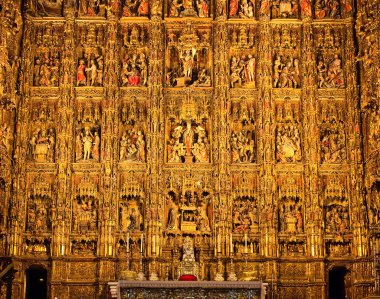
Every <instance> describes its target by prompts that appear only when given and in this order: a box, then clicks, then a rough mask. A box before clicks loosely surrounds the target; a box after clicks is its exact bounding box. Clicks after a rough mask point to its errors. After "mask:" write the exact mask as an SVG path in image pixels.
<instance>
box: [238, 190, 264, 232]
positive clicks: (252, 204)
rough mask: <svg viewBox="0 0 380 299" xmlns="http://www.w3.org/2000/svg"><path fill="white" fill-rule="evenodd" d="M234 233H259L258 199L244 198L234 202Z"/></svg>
mask: <svg viewBox="0 0 380 299" xmlns="http://www.w3.org/2000/svg"><path fill="white" fill-rule="evenodd" d="M232 217H233V231H234V232H237V233H239V232H247V231H251V232H253V233H256V232H258V228H259V210H258V207H257V202H256V199H254V198H253V197H250V196H242V197H239V198H236V199H235V200H234V205H233V208H232Z"/></svg>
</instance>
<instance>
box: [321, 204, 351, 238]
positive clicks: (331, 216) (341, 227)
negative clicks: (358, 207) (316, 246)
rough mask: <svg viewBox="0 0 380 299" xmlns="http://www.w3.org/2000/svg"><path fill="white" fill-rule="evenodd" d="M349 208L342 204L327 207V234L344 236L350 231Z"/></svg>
mask: <svg viewBox="0 0 380 299" xmlns="http://www.w3.org/2000/svg"><path fill="white" fill-rule="evenodd" d="M348 215H349V214H348V207H347V206H345V205H342V204H331V205H328V206H326V207H325V223H326V224H325V225H326V233H328V234H334V233H337V234H342V233H347V232H348V230H349V216H348Z"/></svg>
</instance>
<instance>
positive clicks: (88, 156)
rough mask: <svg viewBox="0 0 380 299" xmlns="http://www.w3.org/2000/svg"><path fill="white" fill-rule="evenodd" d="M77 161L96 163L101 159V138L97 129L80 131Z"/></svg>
mask: <svg viewBox="0 0 380 299" xmlns="http://www.w3.org/2000/svg"><path fill="white" fill-rule="evenodd" d="M75 157H76V160H77V161H90V160H92V161H95V162H99V159H100V136H99V131H98V129H96V128H90V127H85V128H83V129H81V130H80V131H78V133H77V136H76V140H75Z"/></svg>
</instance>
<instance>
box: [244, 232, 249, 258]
mask: <svg viewBox="0 0 380 299" xmlns="http://www.w3.org/2000/svg"><path fill="white" fill-rule="evenodd" d="M244 253H248V235H247V233H245V234H244Z"/></svg>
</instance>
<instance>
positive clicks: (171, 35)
mask: <svg viewBox="0 0 380 299" xmlns="http://www.w3.org/2000/svg"><path fill="white" fill-rule="evenodd" d="M209 47H210V31H209V29H206V30H204V31H203V30H202V31H201V30H194V29H193V28H192V27H191V26H189V27H187V28H185V29H184V30H183V31H182V32H179V31H176V30H174V29H173V30H168V44H167V51H166V52H167V55H168V56H169V57H170V59H168V60H167V62H166V76H165V84H166V86H168V87H185V86H196V87H209V86H211V63H210V62H211V60H210V58H211V56H210V54H211V53H210V52H209Z"/></svg>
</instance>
